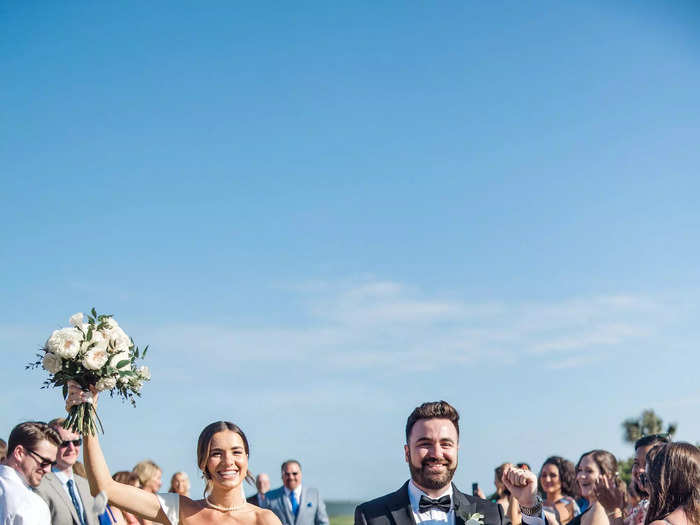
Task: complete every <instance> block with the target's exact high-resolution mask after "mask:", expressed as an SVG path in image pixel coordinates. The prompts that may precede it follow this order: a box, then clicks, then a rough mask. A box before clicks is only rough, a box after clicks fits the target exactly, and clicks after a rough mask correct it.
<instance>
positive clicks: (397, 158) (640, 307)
mask: <svg viewBox="0 0 700 525" xmlns="http://www.w3.org/2000/svg"><path fill="white" fill-rule="evenodd" d="M1 9H2V15H1V16H0V30H1V34H2V35H3V36H2V37H1V38H0V59H1V60H2V63H3V79H4V81H3V82H2V83H1V85H0V100H2V107H3V109H2V121H3V123H4V124H5V125H4V126H1V127H0V165H1V166H2V170H1V172H2V174H1V175H0V177H2V188H3V191H2V192H0V201H1V204H2V205H1V206H0V219H1V220H2V222H3V224H5V228H3V229H2V231H1V232H0V240H1V241H2V242H1V243H0V250H1V251H2V252H1V254H0V255H1V256H2V261H3V264H2V268H3V271H2V273H1V274H0V275H1V276H0V284H1V285H2V290H3V293H2V295H3V301H0V319H2V321H0V347H1V348H2V351H3V360H4V366H3V369H2V372H1V374H2V375H1V378H2V384H3V386H4V393H3V396H2V401H1V403H2V417H1V418H0V421H1V422H2V424H3V426H4V428H5V432H4V433H5V434H7V433H9V430H10V428H11V427H12V426H13V425H14V424H16V423H17V422H19V421H22V420H26V419H35V418H39V419H42V418H43V419H49V418H51V417H54V416H55V415H57V414H60V412H61V404H62V403H61V401H60V399H59V397H60V396H59V393H58V392H55V391H42V390H39V386H40V384H41V381H42V380H43V375H42V374H41V373H39V372H32V373H30V372H24V370H23V365H24V364H25V363H26V362H28V361H29V360H31V358H32V356H33V351H34V350H35V349H36V348H38V347H39V346H41V344H42V343H43V342H44V340H45V339H46V337H47V336H48V335H49V334H50V332H51V330H53V329H55V328H57V327H60V326H65V325H66V324H67V321H68V317H69V316H70V315H71V314H73V313H75V312H77V311H87V310H89V308H91V307H92V306H93V305H94V306H96V307H97V308H98V309H99V310H102V311H109V312H111V313H114V314H115V317H116V319H117V320H118V321H119V322H120V324H121V325H122V326H123V327H124V328H125V329H126V330H127V333H129V334H130V335H131V336H132V337H133V338H134V339H135V340H136V342H137V343H138V344H140V345H145V344H150V345H151V348H152V351H151V353H150V355H149V358H148V364H149V365H150V366H151V369H152V372H153V380H152V382H151V383H150V384H148V385H147V387H146V388H145V389H144V398H143V399H142V400H140V402H139V404H138V406H137V407H136V408H135V409H132V408H131V407H128V406H126V405H122V404H121V403H119V402H118V401H116V400H105V401H103V402H102V405H103V406H102V410H103V414H104V420H105V424H106V425H105V426H106V435H105V437H104V446H105V450H106V455H107V458H108V460H109V462H110V466H111V467H112V469H113V470H117V469H124V468H130V467H132V466H133V465H134V464H135V463H136V462H137V461H139V460H141V459H143V458H145V457H150V458H153V459H154V460H155V461H156V462H157V463H159V464H161V465H162V466H163V469H164V473H165V476H168V477H169V475H170V474H172V473H173V472H174V471H176V470H181V469H182V470H186V471H188V472H189V473H190V476H191V477H196V474H197V471H196V464H195V443H196V439H197V435H198V433H199V431H200V430H201V428H202V427H203V426H204V425H206V424H207V423H209V422H211V421H213V420H217V419H230V420H233V421H235V422H237V423H238V424H240V425H241V426H242V427H243V428H244V429H245V430H246V432H247V433H248V435H249V438H250V440H251V443H252V455H251V459H250V462H251V469H252V470H253V471H254V472H259V471H267V472H270V473H271V474H272V477H273V480H274V479H277V472H278V468H279V464H280V463H281V462H282V461H283V460H284V459H286V458H288V457H297V458H299V459H300V460H301V462H302V465H303V467H304V473H305V481H306V482H307V483H309V484H311V485H315V486H318V487H319V488H320V489H321V492H322V494H323V495H324V496H326V497H327V498H332V499H344V498H358V499H361V498H368V497H372V496H376V495H379V494H382V493H384V492H387V491H389V490H393V489H395V488H396V487H398V486H399V485H400V484H401V483H402V482H403V481H404V480H405V479H406V477H407V475H408V472H407V468H406V466H405V463H404V461H403V450H402V444H403V436H402V428H403V426H404V424H405V418H406V417H407V415H408V413H409V412H410V411H411V409H412V408H413V407H414V406H416V405H417V404H418V403H420V402H422V401H425V400H434V399H440V398H444V399H447V400H448V401H450V402H452V403H453V404H454V405H455V406H457V408H458V409H460V410H461V413H462V418H463V419H462V421H463V424H462V451H461V455H460V461H461V464H460V469H459V470H458V473H457V476H456V481H457V483H458V485H460V486H461V487H462V488H464V489H468V486H469V484H470V483H471V482H472V481H479V482H480V483H481V485H482V486H484V487H487V488H490V487H491V478H492V469H493V467H495V466H496V465H498V464H500V463H501V462H502V461H504V460H514V461H522V460H525V461H528V462H530V463H532V464H533V465H535V466H539V464H541V462H542V461H543V460H544V458H545V457H546V456H548V455H550V454H554V453H557V454H562V455H565V456H567V457H569V458H571V459H576V458H577V457H578V456H579V455H580V453H581V452H583V451H585V450H588V449H591V448H597V447H602V448H607V449H609V450H611V451H613V452H615V453H616V454H618V455H620V456H627V455H629V453H630V449H629V447H628V446H627V445H625V444H624V443H622V441H621V428H620V422H621V421H622V420H623V419H624V418H626V417H629V416H633V415H636V414H638V413H640V412H641V410H642V409H644V408H654V409H655V410H656V411H657V412H658V413H660V414H661V415H662V416H663V417H664V418H665V419H666V420H667V421H677V422H678V423H679V432H678V437H679V438H680V439H687V440H693V441H697V440H700V438H699V436H700V423H699V422H698V421H697V418H695V417H693V416H694V414H696V413H697V410H698V408H699V406H700V388H698V386H697V382H696V380H695V375H696V374H694V373H693V372H692V371H693V370H696V369H697V368H698V365H700V360H699V358H698V357H697V352H696V349H697V347H698V342H699V341H700V332H699V330H698V328H697V324H696V323H695V322H694V321H695V320H696V319H697V317H698V313H699V304H698V291H699V289H700V286H699V285H698V282H699V277H700V270H699V269H698V268H700V266H699V265H698V258H699V255H700V253H699V252H700V250H699V249H698V246H699V243H698V233H697V232H698V231H699V228H700V215H699V213H698V197H697V196H698V194H699V193H700V183H699V182H698V173H697V171H698V166H700V149H699V148H698V147H697V144H698V141H699V139H700V107H699V106H698V104H697V93H698V92H699V91H700V67H698V66H700V63H699V62H700V60H699V58H700V39H698V36H697V30H696V29H697V24H698V22H700V8H699V7H698V6H697V4H696V3H695V2H674V3H654V2H592V1H591V2H587V1H584V2H577V3H575V4H574V3H562V2H547V1H541V2H534V3H519V2H489V3H488V4H484V3H481V2H442V3H440V4H439V5H437V4H425V3H420V2H380V3H369V2H353V3H345V4H343V5H338V4H337V3H325V2H302V3H298V2H297V3H278V4H270V5H267V6H261V5H256V6H252V5H251V6H236V5H232V4H231V3H229V2H207V3H205V4H197V5H195V4H190V3H184V2H183V3H179V2H149V3H148V5H144V4H143V3H136V2H127V3H120V4H114V5H104V4H103V5H97V4H91V3H88V2H82V3H81V2H76V3H72V4H71V5H70V6H67V5H61V4H57V3H49V2H44V3H41V2H10V3H6V4H5V5H4V6H3V7H2V8H1ZM200 488H201V484H200V483H198V482H197V483H195V493H199V490H200Z"/></svg>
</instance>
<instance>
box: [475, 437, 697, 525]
mask: <svg viewBox="0 0 700 525" xmlns="http://www.w3.org/2000/svg"><path fill="white" fill-rule="evenodd" d="M669 444H670V438H669V435H668V434H654V435H648V436H644V437H642V438H640V439H639V440H637V441H636V443H635V445H634V449H635V456H634V462H633V464H632V472H631V480H630V482H629V483H628V484H626V483H624V482H623V481H622V480H621V479H620V477H619V473H618V462H617V459H616V458H615V456H614V455H613V454H612V453H610V452H608V451H606V450H591V451H589V452H585V453H584V454H582V455H581V457H580V458H579V460H578V462H577V463H576V464H575V465H574V463H573V462H571V461H569V460H567V459H565V458H563V457H561V456H551V457H549V458H547V459H546V460H545V461H544V463H543V464H542V467H541V468H540V470H539V474H538V477H537V483H538V492H539V494H540V497H541V499H542V509H543V512H544V514H545V516H547V517H548V518H549V519H550V520H551V521H552V522H554V521H556V523H558V524H559V525H568V524H572V525H644V524H645V523H649V522H650V521H654V520H655V519H658V508H659V507H660V506H661V507H663V506H664V505H663V504H657V505H656V506H655V507H654V508H655V509H657V510H656V511H655V512H654V514H653V515H652V518H653V519H651V520H650V521H647V515H648V514H649V507H650V496H651V493H652V492H653V490H654V487H656V486H659V487H661V486H663V489H662V490H661V491H660V493H659V495H662V494H663V495H664V497H665V498H666V499H668V497H667V495H666V493H667V492H668V491H669V490H671V489H669V487H670V486H673V487H674V489H673V490H678V491H680V492H683V491H685V492H684V493H685V494H687V497H694V494H693V491H694V490H695V491H697V494H698V495H700V487H695V489H693V490H691V489H692V488H693V487H691V486H690V485H686V486H682V487H681V485H680V484H682V483H683V481H682V480H671V479H663V476H666V477H670V474H671V473H670V472H668V471H667V470H666V469H665V467H664V466H663V465H662V464H661V463H662V460H661V459H660V460H659V464H658V465H657V467H656V469H657V470H655V472H654V474H655V476H654V483H652V482H651V480H650V476H651V469H652V465H654V462H653V460H654V458H655V457H656V455H657V454H658V453H659V452H660V451H664V452H665V453H668V452H670V451H671V450H673V451H674V454H680V455H682V454H683V453H682V452H680V451H685V452H687V453H688V457H687V458H686V462H687V465H685V467H686V468H687V467H688V465H691V466H692V465H694V466H693V467H692V468H694V469H696V470H697V469H698V468H700V465H698V464H697V461H698V458H699V457H700V454H698V449H697V447H694V446H692V445H688V444H685V443H675V444H672V445H669ZM667 445H668V446H667ZM663 457H665V456H663ZM693 457H694V458H695V459H694V460H693ZM664 461H665V460H664ZM674 461H676V462H677V461H680V460H678V459H676V460H674ZM693 461H695V463H693ZM647 465H649V468H647ZM509 467H512V464H510V463H503V464H501V465H499V466H498V467H496V468H495V469H494V473H495V479H494V485H495V487H496V490H495V492H494V493H493V494H492V495H490V496H488V498H486V499H488V500H490V501H493V502H495V503H498V504H499V505H500V506H501V507H502V508H503V511H504V513H505V514H506V515H507V516H508V517H509V519H510V521H511V523H512V524H513V525H520V524H521V523H522V515H521V513H520V512H519V505H518V501H517V499H515V498H514V497H513V495H512V494H511V493H510V492H509V491H508V489H507V488H506V485H505V484H504V482H503V479H502V478H503V473H504V471H505V470H506V469H507V468H509ZM517 467H518V468H520V469H525V470H530V466H529V465H528V464H527V463H518V464H517ZM689 475H690V476H691V477H692V476H693V475H695V476H698V475H700V472H696V473H695V474H693V471H692V469H691V471H690V473H689ZM689 479H690V478H689ZM695 479H697V480H698V481H700V477H696V478H695ZM685 483H688V480H685ZM475 495H476V496H479V497H482V498H484V497H485V496H484V493H483V491H481V490H480V489H476V490H475ZM681 500H682V498H680V499H679V500H678V501H681ZM699 503H700V502H699ZM666 510H668V509H666ZM672 510H673V509H672ZM671 523H672V525H690V524H693V523H695V525H698V524H697V523H696V522H693V521H692V519H691V520H690V521H687V522H685V521H683V520H681V521H680V522H679V523H673V522H671ZM666 525H668V524H666Z"/></svg>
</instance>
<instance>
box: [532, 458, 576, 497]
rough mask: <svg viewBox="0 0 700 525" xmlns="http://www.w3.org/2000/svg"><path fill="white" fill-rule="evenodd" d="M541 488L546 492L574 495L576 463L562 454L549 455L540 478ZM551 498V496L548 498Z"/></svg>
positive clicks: (554, 495) (555, 494)
mask: <svg viewBox="0 0 700 525" xmlns="http://www.w3.org/2000/svg"><path fill="white" fill-rule="evenodd" d="M538 484H539V490H540V492H543V493H544V494H551V495H552V498H556V497H557V494H561V495H562V496H569V497H573V496H574V495H575V494H576V469H575V468H574V464H573V463H572V462H571V461H569V460H568V459H564V458H562V457H561V456H551V457H548V458H547V459H546V460H545V462H544V464H543V465H542V469H541V470H540V475H539V478H538ZM548 499H550V498H548Z"/></svg>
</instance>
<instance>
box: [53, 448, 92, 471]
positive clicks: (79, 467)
mask: <svg viewBox="0 0 700 525" xmlns="http://www.w3.org/2000/svg"><path fill="white" fill-rule="evenodd" d="M59 450H60V448H59ZM73 474H76V475H78V476H80V477H81V478H87V470H85V465H83V464H82V463H81V462H80V461H76V462H75V463H73Z"/></svg>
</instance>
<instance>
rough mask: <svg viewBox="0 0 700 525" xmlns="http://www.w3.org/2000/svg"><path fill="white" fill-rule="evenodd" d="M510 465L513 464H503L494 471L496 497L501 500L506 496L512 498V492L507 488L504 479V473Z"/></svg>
mask: <svg viewBox="0 0 700 525" xmlns="http://www.w3.org/2000/svg"><path fill="white" fill-rule="evenodd" d="M508 465H512V463H501V464H500V465H498V466H497V467H496V468H495V469H493V484H494V485H496V494H495V496H496V497H497V498H499V499H500V498H503V497H506V496H510V491H509V490H508V489H507V488H506V486H505V485H504V483H503V479H502V478H503V471H504V470H505V469H506V467H507V466H508Z"/></svg>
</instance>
